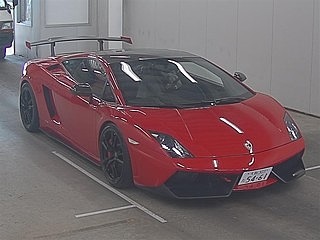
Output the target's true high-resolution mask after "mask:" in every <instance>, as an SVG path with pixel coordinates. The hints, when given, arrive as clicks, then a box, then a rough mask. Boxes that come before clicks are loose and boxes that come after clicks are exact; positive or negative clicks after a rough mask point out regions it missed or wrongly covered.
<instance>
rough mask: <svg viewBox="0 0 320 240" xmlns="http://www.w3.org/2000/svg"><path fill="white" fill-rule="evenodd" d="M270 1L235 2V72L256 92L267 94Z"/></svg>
mask: <svg viewBox="0 0 320 240" xmlns="http://www.w3.org/2000/svg"><path fill="white" fill-rule="evenodd" d="M272 12H273V1H269V0H258V1H257V0H241V1H239V13H238V14H239V17H238V42H237V51H238V54H237V70H239V71H241V72H245V73H246V75H247V77H248V80H247V81H246V83H247V84H248V85H250V86H251V87H252V88H253V89H255V90H256V91H261V92H265V93H270V91H271V86H270V79H271V53H272V27H273V26H272Z"/></svg>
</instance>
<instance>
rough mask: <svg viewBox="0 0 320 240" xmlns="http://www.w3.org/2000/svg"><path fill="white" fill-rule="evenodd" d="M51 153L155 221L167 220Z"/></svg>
mask: <svg viewBox="0 0 320 240" xmlns="http://www.w3.org/2000/svg"><path fill="white" fill-rule="evenodd" d="M52 153H53V154H54V155H56V156H57V157H58V158H60V159H62V160H63V161H65V162H66V163H68V164H69V165H71V166H72V167H74V168H75V169H77V170H79V171H80V172H82V173H83V174H85V175H86V176H87V177H89V178H91V179H92V180H94V181H95V182H97V183H99V184H100V185H101V186H103V187H105V188H106V189H108V190H109V191H110V192H113V193H114V194H116V195H118V196H119V197H121V198H122V199H124V200H126V201H127V202H129V203H131V204H132V205H134V206H135V207H136V208H138V209H140V210H141V211H143V212H144V213H146V214H148V215H149V216H151V217H152V218H154V219H156V220H157V221H159V222H161V223H166V222H167V220H165V219H164V218H162V217H160V216H159V215H157V214H155V213H153V212H152V211H150V210H149V209H147V208H145V207H144V206H142V205H141V204H139V203H137V202H136V201H134V200H132V199H131V198H129V197H127V196H126V195H124V194H123V193H121V192H119V191H118V190H117V189H115V188H113V187H111V186H110V185H108V184H106V183H105V182H103V181H101V180H100V179H98V178H97V177H95V176H94V175H92V174H91V173H89V172H87V171H86V170H84V169H83V168H81V167H80V166H78V165H77V164H75V163H74V162H72V161H71V160H69V159H68V158H66V157H65V156H63V155H62V154H60V153H58V152H56V151H52Z"/></svg>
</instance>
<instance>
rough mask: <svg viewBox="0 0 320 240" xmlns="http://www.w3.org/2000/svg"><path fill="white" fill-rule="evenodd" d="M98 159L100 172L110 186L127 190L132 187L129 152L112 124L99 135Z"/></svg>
mask: <svg viewBox="0 0 320 240" xmlns="http://www.w3.org/2000/svg"><path fill="white" fill-rule="evenodd" d="M100 157H101V165H102V171H103V173H104V175H105V177H106V178H107V180H108V182H109V183H110V184H111V185H112V186H114V187H117V188H127V187H130V186H131V185H132V183H133V182H132V170H131V161H130V156H129V152H128V149H127V146H126V144H125V142H124V141H123V138H122V136H121V134H120V131H119V130H118V129H117V127H116V126H115V125H114V124H108V125H107V126H105V127H104V128H103V130H102V132H101V134H100Z"/></svg>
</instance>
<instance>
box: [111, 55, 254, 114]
mask: <svg viewBox="0 0 320 240" xmlns="http://www.w3.org/2000/svg"><path fill="white" fill-rule="evenodd" d="M111 68H112V71H113V73H114V74H115V76H116V79H117V83H118V86H119V88H120V90H121V92H122V94H123V97H124V98H125V101H126V104H127V105H130V106H144V107H174V108H189V107H200V106H213V105H217V104H230V103H236V102H241V101H243V100H245V99H248V98H250V97H252V96H253V93H252V92H251V91H249V90H248V89H247V88H246V87H245V86H244V85H242V84H241V83H239V82H238V81H236V80H235V79H234V78H232V77H231V76H230V75H229V74H227V73H226V72H224V71H223V70H221V69H220V68H218V67H217V66H215V65H213V64H211V63H210V62H208V61H206V60H205V59H203V58H200V57H190V58H173V59H166V58H162V59H142V60H136V61H132V60H131V61H130V60H128V61H126V60H124V61H121V62H117V63H113V64H111Z"/></svg>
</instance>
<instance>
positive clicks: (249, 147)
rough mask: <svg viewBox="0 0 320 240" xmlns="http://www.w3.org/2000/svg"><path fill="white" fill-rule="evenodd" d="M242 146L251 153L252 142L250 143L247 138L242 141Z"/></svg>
mask: <svg viewBox="0 0 320 240" xmlns="http://www.w3.org/2000/svg"><path fill="white" fill-rule="evenodd" d="M244 146H245V148H246V149H247V150H248V151H249V153H250V154H252V153H253V145H252V143H251V142H250V141H249V140H247V141H246V142H245V143H244Z"/></svg>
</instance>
